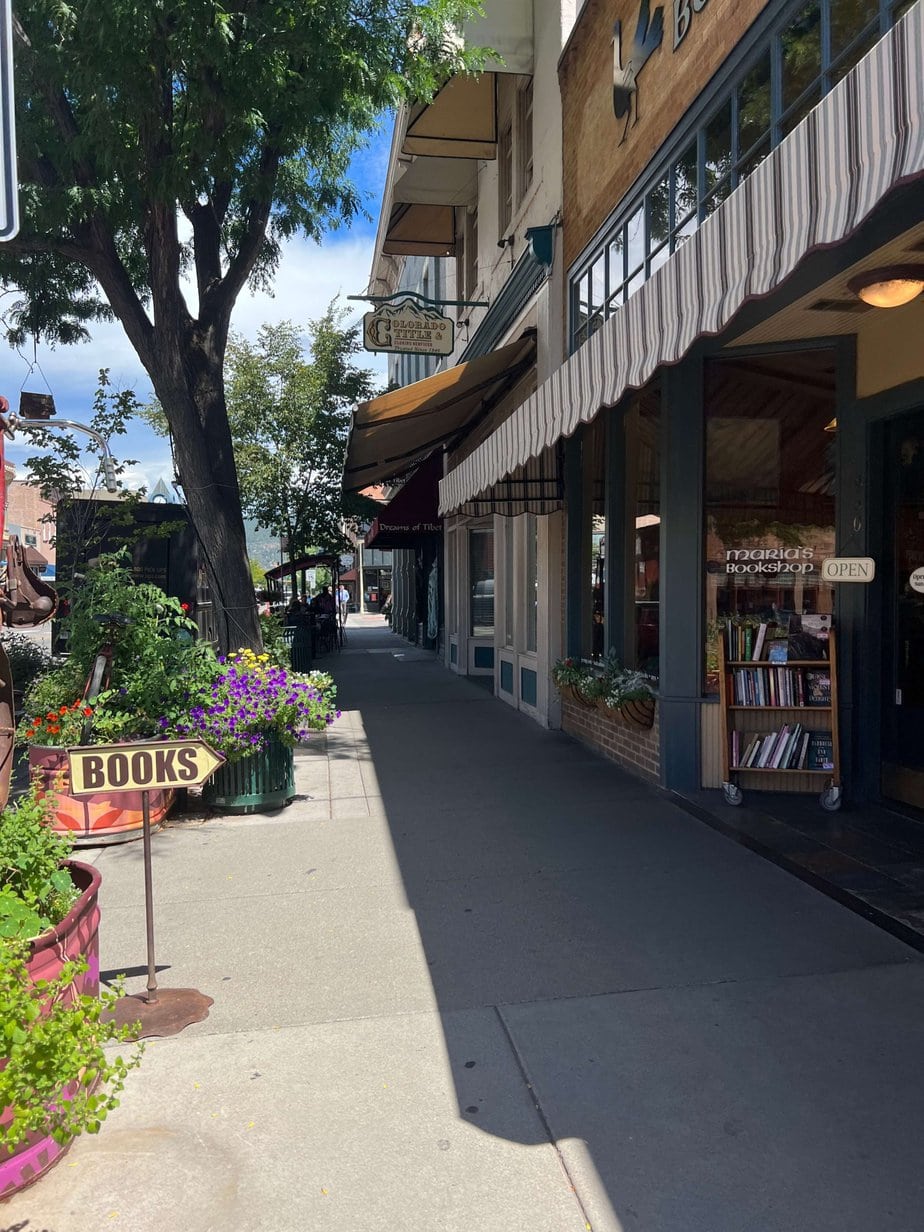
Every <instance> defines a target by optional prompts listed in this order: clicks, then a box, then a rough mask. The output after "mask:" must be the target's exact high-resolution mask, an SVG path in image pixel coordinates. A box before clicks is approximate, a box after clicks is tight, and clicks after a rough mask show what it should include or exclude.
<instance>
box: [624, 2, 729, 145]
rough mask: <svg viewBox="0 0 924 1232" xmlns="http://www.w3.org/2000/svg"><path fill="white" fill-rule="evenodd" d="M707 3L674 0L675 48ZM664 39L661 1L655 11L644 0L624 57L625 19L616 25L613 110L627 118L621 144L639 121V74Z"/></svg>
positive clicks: (649, 3)
mask: <svg viewBox="0 0 924 1232" xmlns="http://www.w3.org/2000/svg"><path fill="white" fill-rule="evenodd" d="M708 3H709V0H671V4H672V20H673V31H674V36H673V42H672V45H671V50H672V51H676V50H677V48H678V47H679V46H680V44H681V43H682V42H683V40H684V39H685V38H686V37H687V35H688V34H689V32H690V27H691V26H692V24H693V16H694V14H696V13H701V12H702V11H703V9H704V8H705V7H706V5H707V4H708ZM663 39H664V6H663V5H660V4H659V5H658V6H657V8H655V9H654V10H653V11H652V8H651V0H641V4H640V5H639V10H638V20H637V21H636V23H635V33H634V35H633V38H632V43H631V45H628V46H627V47H626V48H625V51H626V53H627V54H626V55H625V56H624V50H623V37H622V22H621V21H617V22H616V23H615V25H614V26H613V112H614V113H615V116H616V119H617V120H621V119H623V118H624V117H625V121H626V124H625V128H624V129H623V133H622V140H621V141H620V143H619V144H620V145H622V143H623V141H625V139H626V137H627V136H628V133H629V128H630V125H631V126H632V127H634V126H635V125H636V124H637V123H638V78H639V73H641V71H642V69H643V68H644V67H645V65H646V64H647V63H648V59H649V57H650V56H651V55H652V53H653V52H655V51H657V50H658V48H659V47H660V46H661V43H662V42H663ZM633 112H634V118H633Z"/></svg>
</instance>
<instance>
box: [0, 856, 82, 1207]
mask: <svg viewBox="0 0 924 1232" xmlns="http://www.w3.org/2000/svg"><path fill="white" fill-rule="evenodd" d="M67 867H68V868H69V869H70V872H71V876H72V877H73V879H74V884H75V885H76V886H78V888H79V889H80V891H81V894H80V898H78V900H77V902H76V903H75V904H74V906H73V907H72V908H71V910H70V911H69V912H68V913H67V915H66V916H65V917H64V919H63V920H62V921H61V923H60V924H58V925H57V927H55V928H50V929H49V930H48V931H47V932H45V933H42V935H41V937H37V938H36V939H35V941H33V942H32V946H31V950H32V953H31V956H30V958H29V961H28V964H27V965H28V970H29V976H30V978H31V979H32V980H49V979H54V978H55V976H57V975H59V974H60V972H61V968H62V967H63V966H64V964H65V963H66V962H68V961H70V960H71V959H74V958H77V957H79V956H80V955H81V954H83V955H84V956H85V957H86V959H87V963H88V970H87V971H86V972H84V974H83V975H82V976H80V978H79V980H78V981H77V982H76V984H75V985H73V988H74V993H75V995H76V994H79V993H86V994H88V995H89V996H94V997H95V996H96V995H97V994H98V992H99V907H98V905H97V896H98V894H99V886H100V875H99V873H98V872H97V871H96V869H95V868H92V867H91V866H90V865H89V864H79V863H78V862H77V861H76V860H69V861H68V865H67ZM63 1096H64V1098H67V1096H68V1090H67V1089H65V1091H64V1092H63ZM9 1116H10V1112H9V1110H8V1109H4V1110H3V1112H2V1113H0V1123H2V1122H3V1121H5V1120H6V1119H7V1118H8V1117H9ZM68 1145H69V1143H66V1144H65V1145H63V1146H62V1145H60V1144H59V1143H57V1142H55V1140H54V1138H52V1137H51V1135H50V1134H44V1135H42V1134H30V1135H29V1136H28V1137H27V1138H26V1139H25V1141H24V1142H22V1143H21V1145H20V1146H19V1147H17V1148H16V1149H15V1150H14V1152H13V1154H12V1155H6V1154H0V1201H2V1200H3V1199H4V1198H8V1197H10V1195H11V1194H14V1193H16V1191H17V1190H19V1189H24V1188H25V1187H26V1186H27V1185H31V1184H32V1182H33V1181H37V1180H38V1179H39V1177H40V1176H43V1175H44V1174H45V1173H46V1172H47V1171H48V1169H49V1168H51V1167H53V1166H54V1164H56V1163H57V1162H58V1160H59V1159H60V1158H61V1156H62V1155H63V1154H64V1153H65V1151H66V1150H67V1148H68Z"/></svg>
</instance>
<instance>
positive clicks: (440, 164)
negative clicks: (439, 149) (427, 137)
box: [391, 158, 478, 205]
mask: <svg viewBox="0 0 924 1232" xmlns="http://www.w3.org/2000/svg"><path fill="white" fill-rule="evenodd" d="M391 200H392V204H393V205H398V204H400V203H401V202H405V203H411V204H420V205H474V204H475V202H476V201H477V200H478V163H477V162H476V161H475V159H473V158H415V159H413V160H410V159H407V158H405V159H403V160H402V162H401V164H400V165H399V166H398V168H397V171H396V174H395V179H394V187H393V189H392V194H391Z"/></svg>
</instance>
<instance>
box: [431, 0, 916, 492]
mask: <svg viewBox="0 0 924 1232" xmlns="http://www.w3.org/2000/svg"><path fill="white" fill-rule="evenodd" d="M922 47H924V2H919V3H918V4H916V5H915V6H914V8H912V9H911V10H910V11H909V13H908V14H907V15H906V16H905V17H904V18H903V19H902V20H901V21H900V22H899V23H898V24H897V25H896V26H895V27H894V29H893V30H891V31H890V32H889V33H888V34H887V35H886V36H885V38H883V39H882V40H881V41H880V42H879V43H878V44H877V45H876V46H875V47H874V48H873V49H872V51H871V52H870V53H869V54H868V55H867V56H866V57H865V58H864V59H863V60H861V62H860V63H859V64H858V65H857V66H856V68H855V69H853V71H852V72H850V73H849V74H848V75H847V76H846V77H845V78H844V80H843V81H841V82H840V83H839V84H838V85H837V86H836V87H835V89H834V90H832V91H831V93H830V94H828V95H827V96H826V97H825V98H824V99H823V100H822V101H821V103H820V104H819V105H818V107H816V108H815V109H814V110H813V111H812V112H810V113H809V115H808V116H807V117H806V118H805V120H803V121H802V123H801V124H800V125H799V126H798V127H797V128H796V129H794V131H793V132H792V133H790V134H789V136H788V137H787V138H786V139H785V140H784V141H782V142H781V143H780V145H779V146H777V148H776V149H775V150H774V151H773V152H772V153H771V154H770V155H769V156H768V157H767V158H766V159H765V160H764V161H763V162H762V163H761V164H760V166H759V167H757V168H756V170H755V171H753V172H752V174H751V175H750V176H748V178H747V179H746V180H744V181H743V183H742V184H741V185H740V186H739V188H738V189H737V190H736V191H735V192H734V193H733V194H732V195H731V196H730V197H729V198H728V199H727V200H726V201H725V202H724V203H723V204H722V205H721V206H720V207H719V209H718V210H716V212H715V213H714V214H712V215H711V216H710V217H709V218H707V219H706V220H705V221H704V222H703V224H702V225H701V226H700V228H699V230H698V231H696V232H695V233H694V234H693V235H692V236H691V237H690V238H689V239H688V240H687V241H686V243H685V244H684V245H683V247H682V248H679V249H678V250H677V251H676V252H675V253H673V255H672V256H671V257H670V259H669V260H668V261H666V262H665V264H664V265H663V266H661V268H660V269H659V270H657V271H656V272H655V273H654V274H653V275H652V276H651V278H650V279H649V280H648V282H646V283H645V284H644V285H643V286H642V287H640V288H639V290H638V291H637V292H636V293H635V295H633V296H632V298H631V299H630V300H629V301H628V302H627V303H626V304H625V305H624V306H623V307H622V308H620V309H619V310H618V311H617V312H616V313H615V314H614V315H613V316H612V317H610V319H609V320H608V321H606V322H605V323H604V324H603V326H602V328H601V329H600V330H599V331H598V332H597V333H596V334H594V336H593V337H592V338H590V339H589V340H588V341H587V342H586V343H585V344H584V346H582V347H581V349H580V350H579V351H576V352H575V354H574V355H572V356H571V357H570V359H568V360H567V361H566V362H565V363H564V364H562V366H561V367H560V368H558V369H557V370H556V371H555V372H554V373H553V374H552V376H551V377H549V379H548V380H547V381H545V382H544V383H543V384H542V385H540V387H539V388H538V389H537V390H536V392H535V393H534V394H532V395H531V396H530V397H529V398H528V399H527V400H526V401H525V402H524V403H523V404H522V405H521V406H520V407H518V409H517V410H516V411H515V412H514V413H513V415H511V416H510V418H509V419H507V420H506V421H505V422H504V423H503V424H501V425H500V427H499V428H498V429H497V431H496V432H494V433H493V434H492V435H491V436H490V437H488V439H487V440H486V441H484V442H483V443H482V444H481V445H479V446H478V448H477V449H475V450H474V452H473V453H471V454H470V455H469V456H468V457H467V458H466V459H465V460H464V461H463V462H461V463H460V464H459V465H458V466H456V467H454V468H453V469H452V470H451V471H450V472H449V473H448V474H447V475H446V476H445V478H444V479H443V480H442V481H441V483H440V512H441V513H443V514H446V513H451V512H452V511H454V510H457V509H459V508H460V506H463V505H465V503H466V502H468V501H471V500H472V499H473V498H475V497H478V496H479V495H480V494H481V493H484V492H486V491H487V490H488V489H490V488H492V487H493V486H494V485H495V484H497V482H498V480H501V479H503V477H504V476H505V475H508V474H512V473H513V472H515V471H516V470H517V468H518V467H522V466H523V465H524V464H525V463H526V462H527V461H528V460H529V459H530V458H533V457H536V456H537V455H538V454H539V453H541V452H542V451H543V450H544V449H546V448H548V446H550V445H552V444H554V443H555V442H556V441H557V440H559V439H560V438H561V437H563V436H570V435H571V434H572V433H573V432H574V431H575V429H576V428H577V427H578V426H579V425H580V424H581V423H587V422H589V421H590V420H592V419H593V418H594V417H595V416H596V415H597V413H598V412H599V410H600V409H601V408H602V407H605V406H613V405H615V404H616V403H617V402H618V401H619V399H620V398H621V397H622V396H623V394H625V393H626V391H627V390H630V389H637V388H641V386H643V385H644V384H645V383H646V382H647V381H648V380H649V378H650V377H651V376H652V374H653V373H654V372H655V370H656V369H657V368H659V367H660V366H661V365H663V364H672V363H676V362H677V361H678V360H680V359H682V358H683V356H684V355H685V354H686V353H687V352H688V351H689V349H690V348H691V347H692V345H693V343H694V342H695V341H696V339H697V338H699V337H702V336H704V335H709V334H718V333H720V332H721V331H722V330H723V329H725V328H726V326H727V325H728V324H729V323H730V321H731V320H732V318H733V317H734V316H735V314H736V313H737V312H738V310H739V309H740V308H741V307H742V305H743V304H744V303H745V302H746V301H748V300H751V299H755V298H757V297H759V296H762V295H767V294H768V293H769V292H771V291H772V290H774V289H775V288H776V287H777V286H779V285H780V283H782V282H783V281H784V280H785V279H786V278H787V277H788V276H789V275H790V274H791V273H792V272H793V271H794V270H795V269H796V267H797V266H798V265H799V263H800V261H802V260H803V258H804V257H805V256H806V255H807V254H808V253H809V252H811V251H812V250H814V249H817V248H823V247H825V246H830V245H833V244H838V243H840V242H841V241H843V240H845V239H846V238H847V237H848V236H849V235H851V233H852V232H854V231H855V230H856V229H857V228H858V227H859V226H860V224H861V223H862V222H863V221H864V219H866V218H867V217H868V216H869V215H870V214H871V213H872V211H873V210H874V209H875V208H876V206H877V205H878V204H879V203H880V202H881V201H882V200H883V198H884V197H885V196H886V195H887V194H888V193H889V192H890V191H891V190H892V189H893V188H895V187H897V186H898V185H899V184H901V183H903V182H907V181H909V180H912V179H914V178H915V177H918V176H921V175H922V174H924V71H922V60H921V49H922Z"/></svg>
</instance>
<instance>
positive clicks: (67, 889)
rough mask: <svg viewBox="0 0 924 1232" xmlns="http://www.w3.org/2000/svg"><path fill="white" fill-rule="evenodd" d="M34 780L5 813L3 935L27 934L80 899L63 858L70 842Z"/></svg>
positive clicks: (1, 827)
mask: <svg viewBox="0 0 924 1232" xmlns="http://www.w3.org/2000/svg"><path fill="white" fill-rule="evenodd" d="M46 808H47V804H46V802H45V801H44V800H40V799H39V798H38V788H37V786H36V784H33V785H32V786H31V787H30V789H29V791H28V792H27V793H26V794H25V795H24V796H21V797H20V798H19V799H18V800H17V801H16V803H15V804H12V805H8V806H7V808H5V809H4V810H3V811H2V812H0V936H2V937H20V938H24V939H28V938H31V937H37V936H38V934H39V933H41V932H43V931H44V930H45V929H46V928H49V927H50V926H51V925H52V924H57V923H59V922H60V921H61V920H62V919H63V918H64V916H65V915H67V913H68V911H69V910H70V908H71V906H72V905H73V903H74V902H75V901H76V898H77V890H76V889H75V887H74V883H73V882H72V881H71V878H70V874H69V873H68V872H67V870H66V869H62V868H61V867H60V866H61V863H62V861H64V860H66V859H67V857H68V855H69V854H70V851H71V843H70V841H69V840H68V839H67V838H65V837H64V836H63V835H60V834H56V833H55V832H54V831H53V830H51V829H50V828H49V825H48V820H47V814H46Z"/></svg>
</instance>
